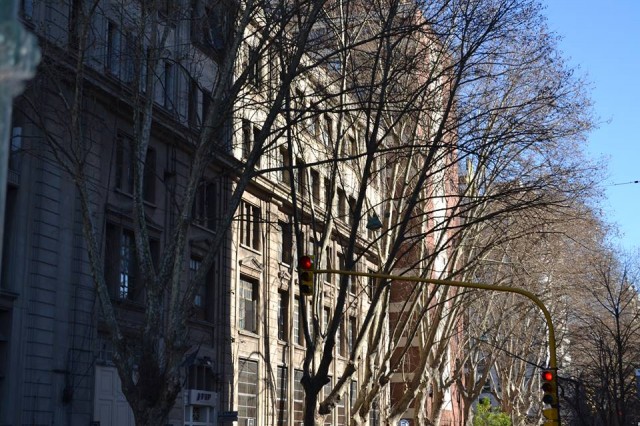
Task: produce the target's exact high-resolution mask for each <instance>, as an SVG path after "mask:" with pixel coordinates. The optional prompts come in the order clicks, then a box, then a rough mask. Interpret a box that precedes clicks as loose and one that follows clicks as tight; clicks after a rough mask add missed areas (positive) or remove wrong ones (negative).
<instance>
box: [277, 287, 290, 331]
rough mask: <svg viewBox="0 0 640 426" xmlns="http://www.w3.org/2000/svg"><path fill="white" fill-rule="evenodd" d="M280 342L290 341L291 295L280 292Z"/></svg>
mask: <svg viewBox="0 0 640 426" xmlns="http://www.w3.org/2000/svg"><path fill="white" fill-rule="evenodd" d="M278 340H282V341H283V342H286V341H288V340H289V293H288V292H286V291H279V292H278Z"/></svg>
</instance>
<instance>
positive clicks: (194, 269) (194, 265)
mask: <svg viewBox="0 0 640 426" xmlns="http://www.w3.org/2000/svg"><path fill="white" fill-rule="evenodd" d="M201 265H202V261H201V260H200V259H199V258H196V257H193V256H192V257H191V258H190V259H189V281H191V282H193V279H194V278H195V277H196V274H197V273H198V269H200V266H201ZM202 290H203V289H202V288H201V287H198V289H196V291H195V295H194V296H193V305H194V306H195V307H196V308H202V305H203V303H204V300H203V297H202Z"/></svg>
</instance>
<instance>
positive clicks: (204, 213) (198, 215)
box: [191, 181, 218, 230]
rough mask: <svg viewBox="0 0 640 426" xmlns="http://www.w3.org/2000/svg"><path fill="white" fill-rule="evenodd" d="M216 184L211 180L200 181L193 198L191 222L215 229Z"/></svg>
mask: <svg viewBox="0 0 640 426" xmlns="http://www.w3.org/2000/svg"><path fill="white" fill-rule="evenodd" d="M217 195H218V192H217V191H216V185H215V183H213V182H207V181H202V182H200V184H199V185H198V189H197V190H196V194H195V199H194V200H193V210H192V213H191V215H192V217H193V223H195V224H197V225H200V226H203V227H205V228H208V229H210V230H215V229H216V197H217Z"/></svg>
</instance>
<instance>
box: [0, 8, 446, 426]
mask: <svg viewBox="0 0 640 426" xmlns="http://www.w3.org/2000/svg"><path fill="white" fill-rule="evenodd" d="M157 3H158V5H159V9H158V14H157V16H156V15H154V17H153V18H152V19H158V20H159V25H158V27H157V28H156V30H157V31H158V33H153V32H149V31H146V32H145V31H143V32H142V33H140V32H139V27H137V25H138V24H140V22H142V21H143V19H142V17H143V16H145V15H144V14H145V10H144V9H143V8H141V7H140V4H139V3H131V4H129V3H128V2H118V1H115V0H96V1H95V2H86V1H83V0H64V1H53V0H42V1H38V0H23V1H22V2H21V17H22V19H23V21H24V22H25V24H26V25H27V26H28V27H29V28H30V29H31V30H32V31H33V32H34V33H35V34H37V35H38V37H39V39H40V43H41V46H42V50H43V55H44V60H43V66H42V68H41V71H40V73H39V76H38V77H37V78H36V79H35V80H34V82H33V84H31V85H30V86H29V87H28V88H27V91H26V93H25V94H24V96H22V97H21V98H19V99H17V101H16V105H15V113H14V116H13V118H12V138H11V161H10V173H9V183H8V196H7V209H6V222H5V249H4V257H3V259H2V261H3V268H2V271H3V276H2V281H1V284H0V285H1V288H0V321H1V322H0V337H1V340H0V373H1V376H0V424H6V425H19V424H33V425H50V424H68V425H73V426H75V425H87V424H90V425H101V426H105V425H131V424H133V413H132V410H131V408H130V406H129V404H128V402H127V401H126V399H125V398H124V395H123V392H122V386H124V385H123V384H122V383H121V380H120V376H119V374H118V371H117V368H116V366H115V363H114V356H115V354H116V352H117V351H116V350H115V348H114V347H113V346H112V339H111V338H110V335H109V330H110V325H109V323H108V321H109V315H108V313H105V312H104V311H103V309H102V307H101V304H100V294H99V292H98V291H96V284H95V280H96V278H95V277H96V274H98V275H100V273H101V272H102V273H103V274H102V275H101V276H103V277H104V281H105V284H106V288H107V289H108V293H109V294H108V297H109V299H110V300H111V305H112V306H113V307H114V311H115V318H116V319H117V321H118V324H119V325H120V330H121V331H122V333H123V334H124V335H129V336H138V335H141V336H142V337H144V334H140V328H141V327H142V325H143V324H145V322H144V317H145V315H147V309H146V308H147V304H148V301H149V298H150V297H152V296H151V295H149V294H147V293H146V292H145V288H146V284H147V283H145V282H143V280H145V279H149V278H148V277H149V276H150V275H149V273H148V271H147V272H144V271H142V270H141V269H142V268H143V267H144V265H145V263H144V260H143V259H139V258H138V255H137V249H136V238H137V234H136V232H134V229H135V227H136V224H137V223H139V221H140V220H144V221H145V223H146V232H147V233H148V235H149V238H148V241H149V247H148V253H149V255H150V257H151V258H152V262H151V264H153V265H154V268H156V269H157V270H162V267H163V264H161V263H160V262H161V259H162V258H163V256H162V255H163V253H164V252H165V251H166V250H167V249H168V247H170V246H171V245H172V243H173V242H174V240H173V239H172V238H173V237H172V235H173V232H174V230H175V228H176V226H177V225H176V224H178V223H180V222H179V221H180V219H181V218H180V217H179V215H180V214H181V213H185V212H186V213H188V215H189V216H190V219H189V228H188V231H187V232H186V240H185V242H184V258H183V259H182V262H181V266H180V274H179V275H180V277H179V282H180V283H181V284H183V285H184V289H183V290H184V291H187V289H188V288H189V287H188V284H189V283H191V282H192V279H193V278H194V277H198V276H199V272H198V271H200V270H201V269H200V268H203V267H204V266H203V265H205V264H207V262H210V263H211V267H210V268H209V270H208V272H207V274H206V277H205V278H204V285H202V286H198V287H195V288H192V289H191V290H189V291H192V295H193V297H192V298H191V299H189V303H190V305H189V306H188V309H189V313H190V315H189V317H188V324H187V329H188V331H189V342H190V348H189V349H188V350H187V352H186V357H185V359H184V361H183V362H182V363H181V364H180V368H181V371H182V374H183V377H184V382H183V383H182V389H181V391H180V392H179V394H178V397H177V400H176V403H175V405H174V407H173V409H172V410H171V412H170V414H169V423H170V424H173V425H180V424H184V425H185V426H196V425H198V426H200V425H217V424H222V422H223V421H225V420H226V421H228V420H229V419H231V418H233V417H234V413H235V412H237V417H238V424H239V425H241V426H262V425H271V424H277V425H299V424H301V422H302V420H303V415H304V414H303V408H304V404H305V401H304V395H305V393H304V389H303V387H302V384H301V378H302V375H303V364H304V360H305V358H308V354H307V349H308V345H309V342H310V338H314V339H318V342H320V341H321V340H322V339H323V338H324V336H326V335H327V330H328V328H329V327H330V324H331V323H332V321H333V318H336V317H337V318H341V320H340V321H339V324H338V323H336V324H338V326H337V333H336V339H335V346H334V347H333V349H332V354H331V355H332V358H333V360H332V363H331V364H330V367H329V371H328V373H327V374H328V379H329V382H328V383H327V384H326V386H325V390H324V391H323V392H321V396H326V395H328V393H329V392H330V391H331V389H332V387H333V385H334V384H335V382H336V381H337V379H338V377H340V375H341V374H342V372H343V371H344V370H345V369H346V368H347V366H348V365H349V363H350V362H352V361H353V357H351V354H352V352H353V351H354V350H355V345H356V340H357V338H358V333H359V330H360V329H361V327H362V325H363V322H364V320H365V317H366V314H367V312H368V309H369V306H370V304H371V297H372V295H373V288H372V286H373V283H372V282H371V281H370V280H366V279H356V278H351V279H350V280H349V281H348V282H347V286H348V287H347V291H346V296H345V298H344V300H343V301H342V303H343V304H344V306H345V308H344V309H342V310H341V311H340V312H336V306H337V301H338V299H339V294H340V286H341V281H340V279H339V277H337V276H334V275H322V276H319V277H316V286H320V288H317V289H316V292H315V297H314V298H310V297H307V296H305V295H304V294H301V293H300V291H299V288H298V285H297V280H298V277H297V268H296V263H297V254H298V253H299V252H301V251H302V252H306V253H308V254H311V255H314V256H315V259H316V260H317V262H318V265H319V266H321V267H326V268H328V269H331V268H339V269H344V268H345V266H348V265H347V263H348V262H351V264H350V267H351V268H352V269H355V270H357V271H361V272H368V271H374V270H376V269H377V268H378V267H379V266H380V258H379V255H378V254H377V252H376V251H375V250H374V249H373V248H372V247H373V242H374V240H375V238H376V235H375V234H374V233H373V232H371V231H370V230H368V229H367V227H366V225H367V219H369V218H370V217H371V214H372V213H373V212H375V207H376V206H378V205H380V203H381V199H382V198H383V196H382V194H381V193H382V192H383V191H384V188H385V187H386V186H385V185H384V184H383V180H384V174H381V176H380V177H377V178H374V179H373V180H372V182H371V184H370V185H365V187H366V194H365V195H364V196H363V197H364V198H366V202H367V203H368V205H369V207H367V208H364V209H361V211H362V212H363V213H361V214H360V215H356V214H355V212H356V204H357V198H358V191H360V187H362V185H361V183H362V182H361V178H362V176H361V175H362V171H361V166H362V164H363V163H361V162H360V160H361V157H360V156H361V154H362V153H364V152H366V149H367V148H366V147H365V146H364V144H365V142H364V141H365V136H364V135H365V133H366V132H367V131H369V129H368V126H369V123H367V121H366V117H363V116H362V115H356V114H352V112H350V111H348V110H347V111H345V110H343V109H340V108H338V107H337V106H336V105H334V104H333V102H336V101H335V99H331V97H330V96H329V97H328V99H323V98H322V96H321V95H322V94H321V93H320V94H319V92H318V90H317V88H318V87H319V86H322V85H323V82H322V81H317V79H319V80H322V78H323V76H325V75H326V74H324V72H323V71H322V70H320V71H317V72H315V74H313V76H312V77H308V76H307V77H305V78H301V79H298V80H296V82H295V83H293V84H292V85H291V90H290V93H289V95H288V96H290V97H291V105H293V106H294V108H292V109H293V110H294V112H295V111H297V112H298V113H299V114H298V115H297V120H299V121H298V123H297V124H296V125H295V126H290V127H287V126H284V125H282V127H281V128H282V129H288V133H286V134H285V133H281V134H277V132H274V131H273V130H271V129H270V130H266V131H264V132H263V123H265V122H268V120H271V119H272V118H270V116H269V113H270V112H271V111H270V110H269V109H268V108H266V107H265V105H268V104H269V100H270V99H272V97H274V96H276V94H275V93H274V92H273V90H272V89H273V88H272V86H271V85H270V84H269V81H270V79H273V78H274V64H273V63H270V62H269V56H268V55H265V52H261V53H262V54H261V53H260V52H258V51H257V49H258V47H256V46H254V45H251V43H250V41H251V38H248V39H247V40H249V42H248V43H247V46H245V48H243V49H241V50H240V51H241V52H242V55H241V56H240V57H239V58H238V62H239V63H246V64H248V66H247V67H246V78H247V83H248V84H247V88H243V89H242V91H241V92H242V96H240V97H239V99H241V100H240V101H239V102H238V103H237V104H235V105H234V107H233V108H229V111H232V113H229V114H228V115H224V116H223V117H221V118H220V117H213V118H212V120H216V119H218V120H220V121H221V122H223V123H224V125H218V126H217V127H216V126H213V125H212V123H211V122H210V121H207V117H208V115H207V112H208V111H209V108H211V107H212V103H213V102H216V99H215V96H212V91H213V90H212V86H214V85H215V84H216V79H217V78H220V75H223V74H222V71H221V66H222V65H221V64H223V63H224V61H223V59H224V54H225V53H224V46H225V40H226V39H225V37H226V35H227V34H228V33H229V31H232V28H230V24H229V23H228V22H227V20H226V14H225V13H224V8H225V7H227V6H228V5H225V4H223V3H222V2H218V3H209V2H204V1H199V0H194V1H192V2H179V1H168V0H163V1H158V2H157ZM256 19H257V20H258V21H259V19H258V18H256ZM154 37H159V38H162V40H163V41H162V42H163V43H164V44H163V47H166V48H165V49H162V50H159V49H156V50H152V49H150V48H148V44H149V43H151V42H150V41H149V40H155V39H154ZM153 55H157V56H153ZM152 58H153V59H154V60H157V66H156V67H155V68H153V69H150V68H149V67H147V66H146V63H147V62H146V61H147V60H149V61H151V60H152ZM150 71H153V72H155V74H152V73H151V72H150ZM78 76H80V78H77V77H78ZM150 79H153V80H154V82H155V86H154V87H155V88H154V90H153V91H152V92H149V87H152V86H150V85H148V82H149V81H150ZM314 79H316V81H314ZM217 83H220V81H217ZM223 84H229V85H231V82H228V81H223ZM78 93H82V103H80V104H77V105H76V104H74V101H75V100H76V98H74V96H76V95H77V94H78ZM141 99H151V100H153V102H152V104H151V106H150V110H148V111H147V113H150V115H149V116H150V117H151V120H150V121H149V122H146V123H143V124H144V125H142V124H141V125H138V124H139V122H137V121H136V118H135V117H136V114H139V112H140V108H142V105H143V104H144V102H143V101H141ZM136 102H141V103H136ZM76 106H77V107H78V109H74V108H75V107H76ZM278 120H284V118H283V117H279V118H278ZM347 122H348V125H347V124H345V123H347ZM145 126H147V127H145ZM145 129H148V130H149V132H150V133H149V134H150V138H149V143H148V146H145V150H144V152H139V151H136V147H137V146H138V145H137V143H134V141H136V140H137V139H138V138H140V135H141V134H142V133H143V132H145V131H146V130H145ZM211 129H214V130H211ZM207 131H212V132H213V134H212V135H211V136H210V139H209V140H213V141H214V142H213V144H212V146H213V147H214V148H212V149H211V150H210V151H206V152H204V153H200V154H203V155H204V156H210V157H208V158H213V160H212V161H210V163H209V164H208V166H207V167H206V169H205V170H204V172H203V173H202V174H201V176H199V179H198V183H197V187H196V189H195V191H194V199H193V200H192V202H191V203H190V205H189V206H188V207H187V208H184V209H182V207H183V206H182V204H181V203H182V202H183V201H184V199H183V196H184V193H186V190H185V188H186V187H187V185H188V182H190V180H189V173H190V170H191V169H190V168H191V166H192V165H193V164H192V163H193V161H194V160H193V159H194V156H195V154H194V153H195V152H199V151H198V149H199V145H198V141H199V140H200V139H199V138H200V137H201V135H202V133H203V132H207ZM265 138H266V140H267V141H268V143H267V144H266V145H264V147H263V148H262V152H258V151H257V150H256V149H255V147H256V145H257V141H259V140H262V139H265ZM336 155H338V156H341V157H345V158H349V157H354V160H353V161H350V162H343V163H340V164H339V165H338V166H335V161H330V160H332V159H333V158H334V157H335V156H336ZM66 156H72V157H73V158H69V157H66ZM258 156H259V161H258ZM248 163H252V164H255V170H256V172H255V174H254V175H253V176H252V178H251V180H250V182H248V183H247V184H246V190H244V191H243V193H242V197H241V201H239V204H238V209H237V210H236V211H235V215H234V219H233V220H232V221H231V222H230V224H231V225H230V227H229V228H228V229H226V232H223V233H221V232H220V228H219V225H220V222H221V221H223V220H224V212H225V210H226V209H227V206H228V205H230V204H231V203H232V202H234V197H235V196H236V193H235V190H236V188H238V186H239V185H240V184H241V180H242V176H243V175H242V170H243V168H244V167H245V165H246V164H248ZM69 164H82V166H83V168H84V169H83V172H86V174H84V175H83V176H82V177H83V178H84V179H86V183H87V185H86V187H87V188H88V194H86V195H87V196H86V198H83V197H81V196H79V194H78V187H77V186H76V183H77V182H76V181H75V179H78V178H79V175H78V174H74V173H75V172H77V170H75V169H73V168H69V169H65V166H68V165H69ZM138 164H144V169H143V170H142V171H141V176H142V181H140V182H138V183H139V188H138V189H136V187H135V185H136V183H137V180H136V179H135V178H134V173H135V172H136V167H137V165H138ZM441 189H442V190H443V191H449V190H450V189H451V188H448V187H447V188H445V187H442V188H441ZM137 191H141V193H140V196H141V197H142V199H143V201H144V209H143V210H144V217H143V218H141V217H136V216H135V210H134V209H133V206H134V198H135V196H136V194H137ZM444 195H445V194H444V193H438V194H437V196H436V197H435V199H436V201H434V202H437V203H439V202H442V199H444ZM429 197H430V198H431V199H434V197H433V196H429ZM87 200H88V204H84V201H87ZM372 206H373V207H372ZM445 210H446V208H445ZM86 212H90V214H89V215H87V214H86ZM381 213H382V212H380V214H381ZM329 219H331V223H332V225H331V227H329V228H325V227H324V225H325V224H326V223H328V222H329V221H330V220H329ZM89 225H92V226H93V227H94V228H93V229H94V230H95V236H96V237H97V238H96V241H88V240H87V226H89ZM222 234H223V236H221V235H222ZM354 235H355V236H354ZM351 236H354V237H353V238H350V237H351ZM216 240H217V241H220V243H219V249H218V250H217V251H216V252H215V253H216V254H215V256H214V257H213V258H211V259H210V258H209V257H208V253H210V252H211V242H212V241H216ZM432 241H433V240H429V241H428V243H427V244H435V243H432ZM93 249H96V250H98V252H99V256H98V257H99V258H100V259H101V260H100V262H98V263H96V262H95V261H94V259H95V257H94V258H92V257H91V256H89V255H88V254H87V253H88V251H90V250H93ZM348 250H350V251H351V253H352V255H353V256H352V258H353V259H354V260H348V259H346V256H347V251H348ZM354 253H355V254H354ZM443 256H446V255H443ZM438 262H444V263H446V259H440V260H438ZM444 263H443V264H442V265H440V266H441V267H442V268H444ZM207 266H208V264H207ZM97 288H98V289H99V288H100V287H99V286H98V287H97ZM178 293H179V292H178ZM165 302H166V305H162V306H163V308H164V309H165V310H164V311H163V313H162V314H161V315H160V316H159V318H160V321H162V322H163V324H164V323H165V322H167V321H171V320H172V318H170V312H169V309H168V308H167V306H169V301H165ZM301 307H305V309H306V310H305V309H302V308H301ZM303 311H306V312H308V314H307V315H304V313H303ZM305 320H306V321H307V322H308V327H305V324H304V322H305ZM306 329H311V330H316V331H317V333H316V334H315V335H311V336H305V330H306ZM166 338H167V339H168V338H169V337H168V336H166ZM386 338H388V337H387V336H385V339H386ZM161 341H162V340H161ZM377 344H380V342H369V341H367V339H366V338H365V339H363V342H362V344H361V347H360V350H361V351H363V352H365V351H366V349H367V348H369V352H371V351H375V349H371V348H372V347H374V345H377ZM356 358H357V357H356ZM140 362H144V361H143V360H142V361H140ZM146 367H147V366H146V365H143V364H140V363H138V364H136V365H133V366H132V371H133V373H132V379H131V381H132V383H134V384H135V383H136V382H137V380H138V379H139V378H138V376H137V373H136V372H137V371H141V370H143V369H145V368H146ZM367 374H368V372H367V371H365V369H364V367H363V366H362V365H359V366H358V368H357V369H356V372H355V373H353V374H352V375H351V376H350V378H349V379H348V383H347V384H346V385H345V386H344V387H343V392H342V395H341V397H340V398H339V400H338V401H337V402H336V405H335V408H334V409H333V410H332V411H331V414H329V415H327V416H325V418H324V422H325V424H326V425H346V424H348V422H349V419H350V418H351V417H352V416H353V415H354V412H353V411H352V406H353V404H354V403H355V401H356V399H357V398H358V392H359V389H360V385H361V384H362V383H363V382H364V381H365V380H367ZM390 393H391V391H389V390H387V389H385V390H383V391H382V392H381V394H380V396H379V398H378V399H377V400H376V402H375V404H373V405H372V409H371V410H370V411H371V415H370V416H369V418H368V422H369V424H370V425H377V424H381V423H380V421H381V419H380V412H384V408H385V407H386V406H388V404H389V401H390V399H389V396H390V395H389V394H390ZM224 413H227V414H226V416H225V415H224Z"/></svg>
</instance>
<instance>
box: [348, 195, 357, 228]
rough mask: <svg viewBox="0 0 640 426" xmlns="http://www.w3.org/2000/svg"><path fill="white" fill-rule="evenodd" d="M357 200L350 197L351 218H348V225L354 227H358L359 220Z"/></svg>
mask: <svg viewBox="0 0 640 426" xmlns="http://www.w3.org/2000/svg"><path fill="white" fill-rule="evenodd" d="M355 212H356V199H355V198H354V197H349V216H348V217H347V223H350V224H352V225H354V226H358V218H356V213H355Z"/></svg>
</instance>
